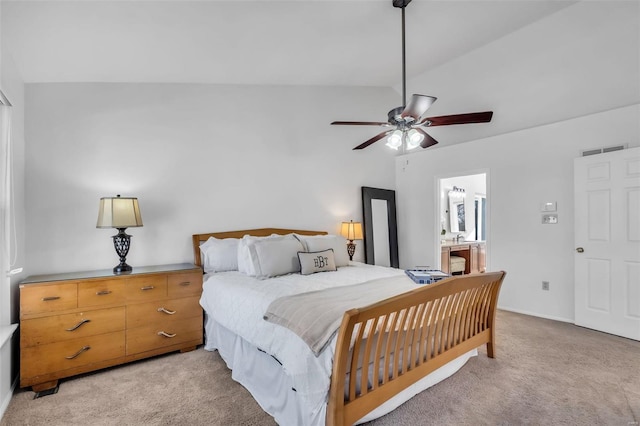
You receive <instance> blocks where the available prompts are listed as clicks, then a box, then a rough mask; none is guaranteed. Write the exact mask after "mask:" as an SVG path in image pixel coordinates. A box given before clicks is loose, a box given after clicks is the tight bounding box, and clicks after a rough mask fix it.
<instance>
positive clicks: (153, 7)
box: [0, 0, 640, 146]
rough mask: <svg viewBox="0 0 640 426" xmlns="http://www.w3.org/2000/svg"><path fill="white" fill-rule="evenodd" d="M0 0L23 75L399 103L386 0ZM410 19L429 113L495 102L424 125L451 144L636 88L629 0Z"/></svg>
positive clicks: (536, 0)
mask: <svg viewBox="0 0 640 426" xmlns="http://www.w3.org/2000/svg"><path fill="white" fill-rule="evenodd" d="M0 1H1V2H2V3H0V4H1V6H2V10H1V14H0V18H1V24H2V25H1V27H0V31H1V33H0V34H1V41H2V52H1V53H2V56H3V60H11V61H12V63H13V64H15V67H16V68H17V70H18V72H19V73H20V75H21V77H22V78H23V80H24V81H25V82H26V83H49V82H72V83H75V82H133V83H210V84H243V85H305V86H364V87H380V88H392V89H394V90H395V92H393V91H391V90H390V99H392V103H391V104H389V105H381V106H380V107H379V111H380V112H379V115H377V116H370V115H369V114H361V113H359V112H358V111H354V112H353V115H350V116H339V117H338V116H336V117H334V119H337V120H340V119H342V120H365V121H380V120H386V113H387V111H388V110H389V109H391V108H393V107H396V106H398V105H399V104H400V102H399V99H400V98H399V97H398V98H397V99H398V102H396V94H397V92H399V91H400V82H401V34H402V33H401V11H400V9H398V8H394V7H393V6H392V2H391V0H352V1H347V0H315V1H310V0H291V1H275V0H256V1H242V0H236V1H217V0H202V1H189V0H173V1H162V0H161V1H131V0H120V1H100V0H75V1H58V0H42V1H31V0H0ZM406 33H407V79H408V89H407V90H408V93H409V94H411V93H422V94H426V95H432V96H436V97H438V102H437V103H436V104H434V106H433V107H432V108H431V109H430V110H429V115H445V114H455V113H464V112H471V111H483V110H493V111H494V112H495V114H494V119H493V121H492V122H491V124H490V125H484V124H479V125H465V126H447V128H446V129H443V128H433V129H432V130H433V132H432V135H433V136H434V137H436V139H440V136H441V134H442V135H443V137H442V140H446V141H447V143H448V144H451V143H459V142H464V141H469V140H474V139H479V138H483V137H488V136H492V135H496V134H503V133H508V132H512V131H515V130H520V129H526V128H531V127H535V126H539V125H543V124H548V123H553V122H557V121H562V120H566V119H570V118H573V117H578V116H584V115H588V114H592V113H596V112H600V111H605V110H609V109H612V108H618V107H622V106H627V105H632V104H635V103H638V102H640V1H638V0H627V1H623V0H583V1H564V0H467V1H464V0H460V1H454V0H441V1H438V0H413V1H412V2H411V3H410V4H409V5H408V7H407V9H406ZM363 102H364V101H363ZM376 110H378V108H376ZM375 130H377V129H373V130H372V129H370V128H363V129H361V130H358V131H356V130H351V131H350V132H349V134H348V135H349V137H354V134H355V137H354V141H355V142H361V141H364V140H366V139H368V137H371V136H373V135H374V134H375V133H377V132H375ZM442 132H445V133H444V134H443V133H442ZM341 134H343V133H341ZM344 134H346V133H344ZM355 142H354V146H355ZM440 146H442V144H441V145H440Z"/></svg>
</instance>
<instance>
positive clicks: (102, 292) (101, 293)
mask: <svg viewBox="0 0 640 426" xmlns="http://www.w3.org/2000/svg"><path fill="white" fill-rule="evenodd" d="M107 294H111V290H102V291H99V292H97V293H96V296H106V295H107Z"/></svg>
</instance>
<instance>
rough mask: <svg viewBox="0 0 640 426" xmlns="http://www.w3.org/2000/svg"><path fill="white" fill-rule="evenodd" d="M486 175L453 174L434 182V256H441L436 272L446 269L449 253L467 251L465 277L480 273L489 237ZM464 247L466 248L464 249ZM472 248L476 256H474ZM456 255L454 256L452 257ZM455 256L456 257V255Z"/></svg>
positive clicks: (472, 173)
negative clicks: (435, 239) (435, 191)
mask: <svg viewBox="0 0 640 426" xmlns="http://www.w3.org/2000/svg"><path fill="white" fill-rule="evenodd" d="M488 176H489V174H488V171H474V172H469V173H457V174H455V175H452V176H440V177H438V178H437V186H438V190H437V194H439V196H438V200H437V204H438V206H437V209H438V210H437V211H438V212H439V215H437V216H436V218H437V219H436V221H437V223H436V225H435V226H436V227H437V232H436V235H439V236H440V238H439V240H438V241H436V244H437V246H438V247H437V250H436V253H438V252H441V253H442V256H441V259H440V263H441V264H440V269H442V270H445V271H446V270H448V269H449V266H450V265H449V259H450V256H449V255H450V254H451V250H452V249H453V250H454V251H455V250H458V249H460V253H463V252H464V250H470V252H469V254H468V255H467V254H466V252H464V253H465V256H464V257H466V259H467V265H466V268H465V271H466V273H470V272H474V271H478V270H484V268H485V267H486V264H487V262H486V260H487V259H486V258H487V253H488V250H487V239H488V235H489V232H488V231H489V198H488V195H489V194H488V187H489V185H488ZM466 246H469V248H467V247H466ZM474 248H477V250H478V254H477V256H474ZM453 254H456V253H453ZM458 254H459V253H458ZM443 263H444V264H443Z"/></svg>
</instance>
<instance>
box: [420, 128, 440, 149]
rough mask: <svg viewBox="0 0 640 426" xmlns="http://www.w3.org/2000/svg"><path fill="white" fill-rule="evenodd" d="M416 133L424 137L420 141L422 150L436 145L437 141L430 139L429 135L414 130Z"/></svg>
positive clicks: (422, 131)
mask: <svg viewBox="0 0 640 426" xmlns="http://www.w3.org/2000/svg"><path fill="white" fill-rule="evenodd" d="M416 130H417V131H419V132H420V133H422V134H423V135H424V139H423V140H422V142H420V146H421V147H423V148H429V147H430V146H433V145H435V144H437V143H438V141H437V140H435V139H434V138H432V137H431V135H430V134H428V133H427V132H425V131H424V130H422V129H418V128H416Z"/></svg>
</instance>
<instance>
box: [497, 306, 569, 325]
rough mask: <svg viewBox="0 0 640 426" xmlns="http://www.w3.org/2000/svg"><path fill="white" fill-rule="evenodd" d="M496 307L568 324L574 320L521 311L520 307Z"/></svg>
mask: <svg viewBox="0 0 640 426" xmlns="http://www.w3.org/2000/svg"><path fill="white" fill-rule="evenodd" d="M498 309H499V310H501V311H508V312H513V313H516V314H523V315H529V316H531V317H538V318H544V319H548V320H553V321H560V322H568V323H569V324H575V321H574V320H573V319H569V318H562V317H555V316H552V315H541V314H538V313H536V312H529V311H523V310H521V309H512V308H505V307H503V306H498Z"/></svg>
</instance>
